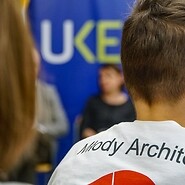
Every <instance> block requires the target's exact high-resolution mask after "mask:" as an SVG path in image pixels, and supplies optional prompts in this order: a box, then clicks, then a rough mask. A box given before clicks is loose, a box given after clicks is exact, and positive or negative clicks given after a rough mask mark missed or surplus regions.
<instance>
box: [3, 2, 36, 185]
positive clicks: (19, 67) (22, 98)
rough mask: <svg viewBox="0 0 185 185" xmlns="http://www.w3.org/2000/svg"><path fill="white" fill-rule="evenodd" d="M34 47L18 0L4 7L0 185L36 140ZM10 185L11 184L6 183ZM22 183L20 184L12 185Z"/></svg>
mask: <svg viewBox="0 0 185 185" xmlns="http://www.w3.org/2000/svg"><path fill="white" fill-rule="evenodd" d="M33 47H34V44H33V41H32V38H31V34H30V31H29V29H28V26H27V24H26V23H24V22H23V19H22V15H21V6H20V2H19V1H18V0H1V5H0V98H1V101H0V184H3V181H7V178H8V173H9V171H10V170H11V169H12V168H13V167H14V166H15V165H16V164H17V163H18V162H19V161H20V160H21V157H22V155H23V153H24V151H25V150H26V149H27V148H29V146H30V145H31V144H32V140H33V138H34V133H35V129H34V120H35V80H36V78H35V64H34V57H33V53H32V50H33ZM6 184H8V182H6ZM11 184H19V183H15V182H14V183H11Z"/></svg>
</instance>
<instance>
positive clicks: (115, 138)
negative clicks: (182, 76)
mask: <svg viewBox="0 0 185 185" xmlns="http://www.w3.org/2000/svg"><path fill="white" fill-rule="evenodd" d="M154 184H155V185H184V184H185V128H183V127H181V126H180V125H179V124H177V123H176V122H174V121H160V122H153V121H134V122H132V123H128V122H125V123H120V124H118V125H115V126H113V127H112V128H110V129H108V130H107V131H104V132H101V133H99V134H97V135H95V136H92V137H89V138H87V139H84V140H82V141H80V142H78V143H77V144H75V145H74V146H73V147H72V149H71V150H70V151H69V152H68V154H67V155H66V157H65V158H64V159H63V160H62V162H61V163H60V164H59V166H58V167H57V169H56V170H55V172H54V174H53V175H52V177H51V179H50V181H49V185H154Z"/></svg>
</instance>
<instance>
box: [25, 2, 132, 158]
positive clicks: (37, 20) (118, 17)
mask: <svg viewBox="0 0 185 185" xmlns="http://www.w3.org/2000/svg"><path fill="white" fill-rule="evenodd" d="M132 5H133V0H47V1H46V0H31V1H30V8H29V16H30V19H31V28H32V31H33V35H34V37H35V40H36V44H37V47H38V49H39V50H40V53H41V57H42V73H41V74H42V75H41V78H43V79H44V80H46V81H47V82H48V83H52V84H55V85H56V87H57V89H58V91H59V94H60V97H61V101H62V103H63V105H64V107H65V110H66V112H67V115H68V118H69V121H70V132H69V134H68V135H67V136H66V137H65V138H61V139H60V140H59V143H60V150H59V155H58V160H60V159H61V158H62V157H63V156H64V155H65V154H66V152H67V151H68V150H69V148H70V147H71V145H72V144H73V140H74V138H73V131H74V122H75V118H76V116H77V115H79V114H81V112H82V110H83V107H84V104H85V102H86V100H87V98H88V97H89V96H90V95H92V94H95V93H96V92H98V85H97V70H98V67H99V65H100V64H103V63H120V56H119V53H120V36H121V28H122V25H123V21H124V19H125V18H126V17H127V15H128V13H129V12H130V9H131V7H132ZM43 74H44V75H43Z"/></svg>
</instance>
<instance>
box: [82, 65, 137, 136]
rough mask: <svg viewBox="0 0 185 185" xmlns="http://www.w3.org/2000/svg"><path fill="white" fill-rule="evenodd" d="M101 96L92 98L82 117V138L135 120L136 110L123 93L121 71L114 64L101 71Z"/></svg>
mask: <svg viewBox="0 0 185 185" xmlns="http://www.w3.org/2000/svg"><path fill="white" fill-rule="evenodd" d="M99 86H100V91H101V92H100V94H99V95H96V96H93V97H91V98H90V99H89V100H88V102H87V105H86V108H85V111H84V114H83V116H82V125H81V135H82V138H86V137H89V136H92V135H94V134H96V133H98V132H101V131H103V130H106V129H108V128H110V127H111V126H113V125H114V124H116V123H119V122H123V121H124V122H126V121H133V120H135V110H134V107H133V104H132V102H131V100H130V98H129V97H128V95H127V94H126V93H125V92H124V91H123V87H124V79H123V76H122V72H121V69H120V68H119V67H118V66H116V65H113V64H106V65H103V66H102V67H101V68H100V70H99Z"/></svg>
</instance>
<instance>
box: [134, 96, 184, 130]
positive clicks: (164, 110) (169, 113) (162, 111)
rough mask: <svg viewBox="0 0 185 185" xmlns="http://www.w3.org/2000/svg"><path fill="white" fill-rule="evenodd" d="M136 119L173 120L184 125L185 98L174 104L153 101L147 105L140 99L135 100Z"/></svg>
mask: <svg viewBox="0 0 185 185" xmlns="http://www.w3.org/2000/svg"><path fill="white" fill-rule="evenodd" d="M135 108H136V112H137V119H138V120H143V121H165V120H173V121H176V122H177V123H179V124H180V125H181V126H183V127H185V112H184V110H185V99H182V100H180V101H178V102H176V103H174V104H172V103H166V102H165V103H163V102H161V103H155V104H153V105H151V106H149V105H148V104H147V103H146V102H144V101H142V100H137V101H135Z"/></svg>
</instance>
